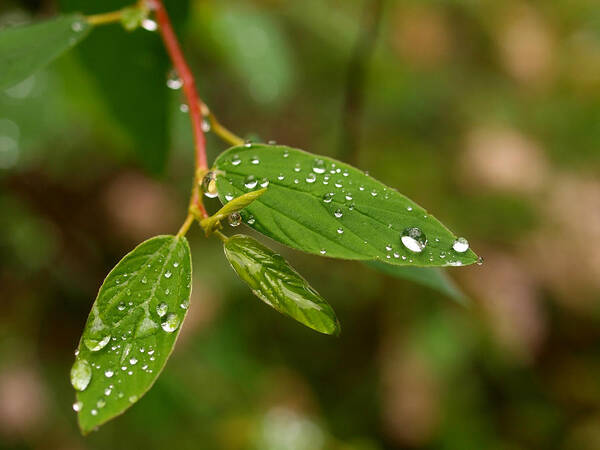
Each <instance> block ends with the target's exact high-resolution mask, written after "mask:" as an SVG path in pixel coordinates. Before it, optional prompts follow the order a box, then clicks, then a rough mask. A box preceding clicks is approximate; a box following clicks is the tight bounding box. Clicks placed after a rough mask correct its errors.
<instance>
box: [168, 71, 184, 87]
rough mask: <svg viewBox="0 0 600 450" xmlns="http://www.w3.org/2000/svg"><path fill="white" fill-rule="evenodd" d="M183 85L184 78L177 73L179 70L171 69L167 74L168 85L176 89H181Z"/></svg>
mask: <svg viewBox="0 0 600 450" xmlns="http://www.w3.org/2000/svg"><path fill="white" fill-rule="evenodd" d="M181 86H183V80H182V79H181V77H180V76H179V74H178V73H177V70H175V69H171V71H170V72H169V75H168V76H167V87H168V88H169V89H173V90H175V91H176V90H177V89H181Z"/></svg>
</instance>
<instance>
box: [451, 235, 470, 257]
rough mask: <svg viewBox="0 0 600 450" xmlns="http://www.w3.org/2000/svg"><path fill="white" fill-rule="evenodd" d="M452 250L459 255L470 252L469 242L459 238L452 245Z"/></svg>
mask: <svg viewBox="0 0 600 450" xmlns="http://www.w3.org/2000/svg"><path fill="white" fill-rule="evenodd" d="M452 250H454V251H455V252H458V253H464V252H466V251H467V250H469V241H467V240H466V239H465V238H464V237H459V238H458V239H457V240H455V241H454V244H452Z"/></svg>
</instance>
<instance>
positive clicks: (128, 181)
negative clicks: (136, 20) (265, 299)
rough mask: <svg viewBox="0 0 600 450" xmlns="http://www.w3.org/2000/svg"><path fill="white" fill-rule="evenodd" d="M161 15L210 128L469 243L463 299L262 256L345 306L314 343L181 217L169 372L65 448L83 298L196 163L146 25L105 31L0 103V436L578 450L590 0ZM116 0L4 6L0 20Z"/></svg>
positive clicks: (587, 241) (101, 443)
mask: <svg viewBox="0 0 600 450" xmlns="http://www.w3.org/2000/svg"><path fill="white" fill-rule="evenodd" d="M166 3H167V6H168V8H169V10H170V11H171V13H172V15H173V17H174V21H175V23H176V28H177V32H178V33H179V35H180V37H181V39H182V42H183V46H184V49H185V52H186V54H187V55H188V57H189V62H190V64H191V66H192V67H193V69H194V71H195V73H196V74H197V81H198V88H199V92H200V95H201V96H202V97H203V98H204V99H205V100H206V101H207V103H208V104H209V105H210V106H211V107H212V109H213V111H214V112H215V113H216V114H217V116H218V117H219V118H220V120H221V121H222V122H223V123H224V124H226V125H227V126H228V127H229V128H231V129H233V130H235V131H236V132H237V133H238V134H240V135H243V136H244V137H246V138H251V139H254V140H263V141H267V140H276V141H277V142H278V143H285V144H288V145H291V146H295V147H299V148H303V149H306V150H309V151H312V152H315V153H321V154H324V155H328V156H332V157H336V158H339V159H343V160H345V161H348V162H351V163H353V164H355V165H358V166H359V167H361V168H362V169H365V170H368V171H370V173H371V174H372V175H373V176H375V177H377V178H378V179H380V180H382V181H383V182H385V183H386V184H389V185H391V186H394V187H397V188H398V189H399V190H400V191H401V192H402V193H404V194H406V195H408V196H409V197H411V198H412V199H414V200H415V201H417V202H418V203H420V204H421V205H423V206H424V207H426V208H428V209H429V210H430V211H432V212H433V213H434V214H436V216H437V217H439V218H440V219H441V220H442V221H443V222H444V223H446V224H447V225H448V226H449V227H450V228H452V229H453V230H454V231H455V232H456V233H457V234H459V235H464V236H466V237H468V238H469V240H470V242H471V245H472V247H473V248H474V249H475V251H477V252H478V253H479V254H480V255H482V256H483V257H484V258H485V264H484V265H483V266H480V267H478V266H473V267H468V268H452V269H451V270H449V271H448V272H449V274H450V276H451V277H452V278H453V279H454V280H455V281H456V283H457V284H458V286H460V288H461V289H462V290H463V291H464V292H465V293H466V294H467V295H468V296H469V297H470V298H471V307H470V308H464V307H461V306H459V305H458V304H456V303H454V302H452V301H451V300H449V299H448V298H446V297H444V296H443V295H442V294H439V293H437V292H436V291H433V290H430V289H428V288H425V287H421V286H418V285H416V284H412V283H409V282H406V281H402V280H398V279H393V278H390V277H387V276H384V275H381V274H378V273H376V272H374V271H372V270H370V269H369V268H367V267H365V266H363V265H361V264H358V263H351V262H345V261H339V262H334V261H331V260H326V259H322V258H317V257H313V256H308V255H304V254H301V253H298V252H293V251H290V250H287V249H284V248H281V252H282V253H283V254H284V255H285V256H286V258H288V259H289V260H290V261H291V262H292V263H293V264H294V265H295V266H296V268H297V269H298V270H299V271H300V272H301V273H302V274H303V275H304V276H305V277H306V278H307V279H309V280H310V281H311V283H312V285H313V286H314V287H315V288H316V289H317V290H319V291H320V292H321V293H322V294H323V295H324V297H325V298H327V299H328V300H329V301H330V302H331V304H332V305H333V307H334V308H335V310H336V311H337V313H338V316H339V318H340V321H341V323H342V335H341V336H340V337H339V338H331V337H326V336H322V335H318V334H317V333H314V332H311V331H310V330H309V329H307V328H303V327H302V326H301V325H299V324H296V323H295V322H293V321H291V320H289V319H287V318H284V317H282V316H279V315H278V314H277V313H276V312H274V311H273V310H271V309H270V308H268V307H267V306H266V305H264V304H262V303H261V302H260V301H259V300H258V299H256V298H254V297H253V296H252V294H251V293H250V292H249V290H248V289H246V287H245V286H244V285H242V283H241V282H240V281H239V280H237V279H236V277H235V276H234V274H233V272H232V270H231V269H230V268H229V267H228V265H227V263H226V261H225V259H224V258H223V255H222V249H221V246H220V245H219V241H218V240H215V239H211V240H206V239H204V238H203V236H202V234H201V233H200V232H199V230H198V228H194V229H193V230H192V231H191V233H190V235H189V238H190V240H191V245H192V250H193V260H194V285H193V296H192V302H191V308H190V311H189V314H188V318H187V321H186V323H185V325H184V327H183V331H182V335H181V337H180V339H179V341H178V344H177V346H176V349H175V352H174V354H173V356H172V358H171V360H170V361H169V363H168V364H167V367H166V369H165V371H164V373H163V374H162V376H161V377H160V378H159V380H158V382H157V383H156V385H155V386H154V388H153V389H152V390H151V391H150V392H149V393H148V394H147V395H146V396H145V397H144V398H143V399H142V400H141V401H140V402H139V403H138V404H136V405H135V406H133V407H132V408H131V409H130V410H129V411H128V412H127V413H126V414H125V415H124V416H122V417H120V418H118V419H117V420H114V421H113V422H111V423H109V424H107V425H105V426H104V427H102V428H101V429H100V430H99V431H98V432H96V433H93V434H92V435H90V436H89V437H87V438H82V437H81V436H80V435H79V432H78V430H77V425H76V418H75V413H74V412H73V411H72V408H71V405H72V403H73V401H74V394H73V391H72V388H71V386H70V384H69V376H68V374H69V369H70V366H71V364H72V362H73V359H74V357H73V350H74V348H75V346H76V344H77V341H78V338H79V336H80V333H81V331H82V328H83V325H84V322H85V319H86V317H87V314H88V312H89V309H90V306H91V304H92V302H93V299H94V297H95V295H96V292H97V289H98V287H99V285H100V283H101V282H102V279H103V277H104V275H105V274H106V273H107V272H108V270H109V269H110V268H111V267H112V266H113V265H114V264H115V263H116V262H117V261H118V260H119V259H120V258H121V257H122V256H123V255H124V254H125V253H126V252H128V251H129V250H130V249H131V248H133V247H134V246H135V245H136V244H137V243H138V242H140V241H142V240H144V239H146V238H148V237H151V236H153V235H156V234H160V233H173V232H174V231H176V230H177V228H178V226H179V225H180V223H181V222H182V221H183V219H184V217H185V211H186V202H187V196H188V192H189V187H190V182H191V176H192V166H193V156H192V149H193V144H192V141H191V133H190V131H189V125H188V116H187V114H186V113H185V112H182V111H181V109H184V110H185V107H183V108H182V107H181V104H182V102H183V98H182V95H181V92H180V91H173V90H169V89H167V87H166V80H167V78H168V73H169V63H168V61H167V59H166V57H165V55H164V50H163V48H162V46H161V42H160V39H159V36H158V34H157V33H156V32H151V31H146V30H144V29H140V30H137V31H135V32H133V33H127V32H125V31H123V30H122V29H121V28H120V27H119V26H118V25H113V26H107V27H105V28H103V29H99V30H96V31H94V32H93V33H92V35H91V36H89V37H88V39H87V40H86V41H85V42H84V43H83V44H82V45H81V46H80V47H79V48H77V49H76V50H75V51H73V52H71V53H69V54H67V55H65V56H64V57H61V59H60V60H58V61H56V62H55V63H53V64H52V65H51V66H49V67H48V68H47V69H45V70H43V71H41V72H39V73H37V74H35V75H34V76H32V77H30V78H28V79H27V80H25V81H23V82H22V83H19V84H18V85H16V86H14V87H12V88H9V89H7V90H6V91H4V92H0V448H1V449H73V450H79V449H81V450H84V449H121V448H122V449H133V448H145V449H148V450H150V449H164V448H173V449H198V448H202V449H224V450H235V449H262V450H288V449H289V450H319V449H338V450H377V449H399V448H409V449H456V450H464V449H494V450H496V449H497V450H500V449H502V450H508V449H510V450H513V449H514V450H516V449H573V450H575V449H577V450H587V449H599V448H600V308H599V305H600V177H599V176H598V174H600V170H599V169H600V5H599V4H598V1H597V0H544V1H541V0H540V1H525V0H514V1H513V0H502V1H500V0H427V1H424V0H420V1H418V0H403V1H400V0H398V1H394V0H360V1H359V0H302V1H294V0H246V1H234V0H227V1H225V0H191V1H190V2H189V3H188V2H187V1H182V0H181V1H180V0H177V1H175V0H172V1H167V2H166ZM124 4H126V2H122V1H119V0H107V1H100V0H93V1H92V0H64V1H60V2H55V1H51V0H27V1H15V0H3V1H2V2H1V4H0V26H4V25H11V24H17V23H27V22H30V21H33V20H41V19H43V18H46V17H50V16H52V15H54V14H57V13H59V12H60V11H61V10H62V11H70V10H80V11H83V12H86V13H93V12H101V11H108V10H111V9H114V8H117V7H119V6H122V5H124ZM0 70H2V69H1V68H0ZM208 139H209V158H210V160H212V159H214V157H215V156H216V155H217V154H218V153H219V152H220V151H222V150H223V149H224V148H225V147H226V146H225V145H223V144H222V142H220V141H219V140H218V139H217V138H215V137H214V135H212V133H209V136H208ZM208 207H209V209H210V210H212V211H214V210H215V208H216V207H217V205H216V204H215V203H209V204H208ZM240 228H244V226H242V227H240ZM236 231H242V232H248V231H247V230H240V229H238V230H236Z"/></svg>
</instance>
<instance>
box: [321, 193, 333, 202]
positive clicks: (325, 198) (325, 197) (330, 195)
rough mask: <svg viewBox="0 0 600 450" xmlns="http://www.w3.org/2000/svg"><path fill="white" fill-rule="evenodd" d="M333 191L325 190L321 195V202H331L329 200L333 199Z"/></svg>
mask: <svg viewBox="0 0 600 450" xmlns="http://www.w3.org/2000/svg"><path fill="white" fill-rule="evenodd" d="M333 195H334V194H333V192H327V193H326V194H324V195H323V202H324V203H331V201H332V200H333Z"/></svg>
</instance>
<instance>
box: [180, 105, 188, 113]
mask: <svg viewBox="0 0 600 450" xmlns="http://www.w3.org/2000/svg"><path fill="white" fill-rule="evenodd" d="M179 111H181V112H182V113H187V112H189V111H190V107H189V106H188V105H187V104H186V103H182V104H181V105H179Z"/></svg>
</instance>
